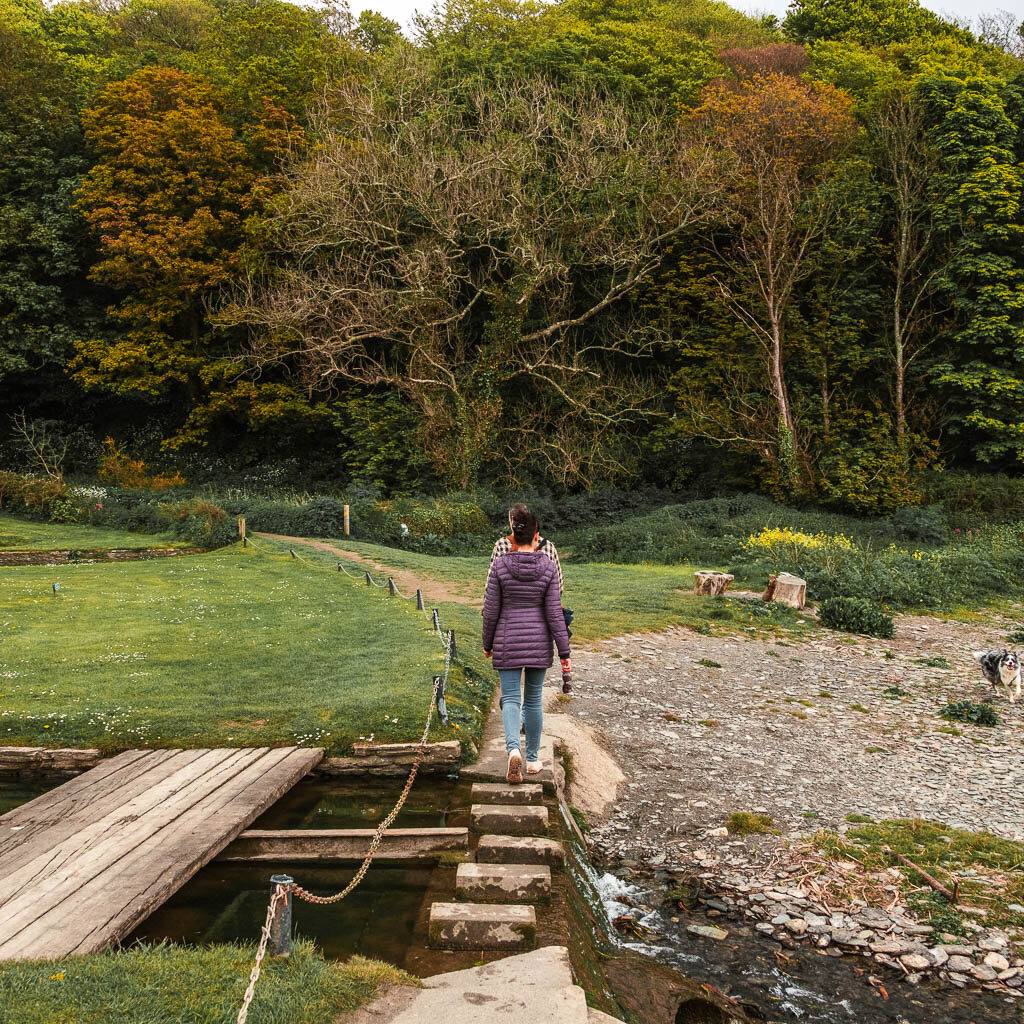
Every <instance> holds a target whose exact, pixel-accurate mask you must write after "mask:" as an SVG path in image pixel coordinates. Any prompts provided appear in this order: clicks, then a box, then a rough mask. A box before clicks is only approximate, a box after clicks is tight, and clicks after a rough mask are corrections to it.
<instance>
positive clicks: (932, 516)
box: [889, 505, 949, 544]
mask: <svg viewBox="0 0 1024 1024" xmlns="http://www.w3.org/2000/svg"><path fill="white" fill-rule="evenodd" d="M889 525H890V526H891V527H892V532H893V533H894V534H895V535H896V536H897V537H898V538H899V539H901V540H912V541H919V542H920V543H922V544H945V543H946V541H948V540H949V517H948V515H947V513H946V510H945V508H943V507H942V506H941V505H926V506H924V507H923V508H914V507H908V508H901V509H899V510H898V511H896V512H894V513H893V514H892V515H891V516H890V517H889Z"/></svg>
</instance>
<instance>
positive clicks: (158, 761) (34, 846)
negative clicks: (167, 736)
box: [0, 750, 201, 873]
mask: <svg viewBox="0 0 1024 1024" xmlns="http://www.w3.org/2000/svg"><path fill="white" fill-rule="evenodd" d="M139 753H142V752H141V751H140V752H139ZM149 753H150V754H151V755H152V756H147V757H142V758H137V759H135V760H133V761H130V762H126V763H124V764H123V765H122V766H121V768H120V770H119V771H115V772H112V773H108V774H106V775H105V776H104V777H102V778H98V779H96V780H94V781H95V784H93V785H90V786H88V787H82V788H81V790H80V792H79V793H75V792H72V793H70V794H66V795H65V796H63V797H56V796H55V795H54V794H56V793H57V792H58V791H57V790H52V791H51V792H50V793H46V794H44V795H43V796H41V797H38V798H37V800H32V801H30V802H29V803H27V804H22V805H21V807H16V808H14V810H13V811H11V812H10V814H9V815H4V817H3V818H0V863H2V865H3V867H4V869H5V873H10V872H12V871H14V870H16V869H17V868H19V867H21V866H22V865H23V864H25V863H27V862H28V861H29V860H31V859H32V858H34V857H36V856H38V855H39V854H41V853H43V852H45V851H46V850H50V849H53V847H55V846H57V845H59V844H60V843H62V842H63V841H64V840H65V839H68V838H70V837H72V836H74V835H76V834H77V833H78V832H79V831H80V830H81V829H83V828H85V827H86V826H88V825H89V824H90V823H91V822H93V821H96V820H97V819H99V818H102V817H104V816H105V815H107V814H108V813H110V812H111V811H113V810H115V809H116V808H118V807H122V806H124V804H125V803H127V802H128V801H129V800H131V799H133V798H134V797H136V796H139V795H140V794H142V793H145V792H146V790H147V789H148V788H150V787H151V786H153V785H154V784H155V783H157V782H159V781H160V779H161V778H162V777H164V776H166V775H167V773H168V772H169V771H170V770H171V765H172V763H173V764H174V765H182V764H188V763H190V762H191V761H194V760H196V759H197V758H198V757H199V755H200V754H201V751H198V750H196V751H186V750H179V751H175V750H154V751H151V752H149ZM95 770H96V771H99V770H100V768H97V769H95ZM80 778H84V776H81V777H80ZM72 781H73V782H77V781H78V780H77V779H76V780H72ZM69 785H70V784H69ZM59 788H60V789H64V787H63V786H61V787H59ZM48 798H49V799H48ZM37 802H38V806H37V808H36V809H34V810H33V809H32V805H33V804H37Z"/></svg>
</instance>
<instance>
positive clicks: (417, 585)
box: [253, 533, 483, 607]
mask: <svg viewBox="0 0 1024 1024" xmlns="http://www.w3.org/2000/svg"><path fill="white" fill-rule="evenodd" d="M253 536H255V537H266V538H267V540H279V541H283V542H284V543H286V544H303V545H305V546H306V547H309V548H315V549H316V550H317V551H328V552H330V553H331V554H332V555H337V556H338V557H339V558H345V559H348V560H349V561H352V562H357V563H358V564H359V565H365V566H366V568H367V569H372V570H373V571H374V572H375V573H382V574H384V575H385V576H390V577H392V579H394V581H395V586H396V587H398V589H399V590H401V591H403V592H404V593H406V594H413V593H415V592H416V591H417V590H422V591H423V599H424V600H425V601H427V602H430V603H440V602H442V601H450V602H452V603H453V604H468V605H473V606H476V607H480V606H481V605H482V604H483V599H482V598H480V597H478V596H474V595H472V594H467V593H466V592H465V591H466V587H465V586H464V585H463V586H460V587H458V589H456V586H457V585H456V584H451V583H444V582H441V581H439V580H428V579H421V578H420V577H419V576H417V575H416V574H415V573H413V572H411V571H409V570H408V569H394V568H392V567H391V566H388V565H385V564H384V563H383V562H378V561H375V560H374V559H372V558H367V557H366V556H365V555H360V554H359V553H358V552H356V551H348V550H346V549H345V548H339V547H338V546H337V545H335V544H329V543H328V542H327V541H325V540H310V539H309V538H307V537H289V536H287V535H286V534H283V533H254V534H253Z"/></svg>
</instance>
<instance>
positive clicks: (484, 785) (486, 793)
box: [473, 782, 544, 804]
mask: <svg viewBox="0 0 1024 1024" xmlns="http://www.w3.org/2000/svg"><path fill="white" fill-rule="evenodd" d="M543 799H544V787H543V786H541V785H538V784H536V783H529V782H524V783H523V784H522V785H519V786H510V785H508V783H505V782H474V783H473V801H474V802H475V803H478V804H539V803H541V801H543Z"/></svg>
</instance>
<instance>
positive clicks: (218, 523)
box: [160, 498, 238, 548]
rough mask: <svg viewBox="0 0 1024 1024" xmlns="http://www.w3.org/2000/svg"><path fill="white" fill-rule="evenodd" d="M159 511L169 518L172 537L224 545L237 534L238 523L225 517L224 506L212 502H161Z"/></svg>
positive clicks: (199, 544)
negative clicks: (162, 503)
mask: <svg viewBox="0 0 1024 1024" xmlns="http://www.w3.org/2000/svg"><path fill="white" fill-rule="evenodd" d="M160 511H161V513H162V514H163V516H164V517H165V518H166V519H167V520H169V521H170V523H171V532H172V533H173V534H174V536H175V537H177V538H178V540H183V541H187V542H188V543H189V544H194V545H195V546H196V547H201V548H216V547H223V546H224V545H225V544H230V543H232V542H233V541H234V540H235V539H236V537H237V533H238V527H237V525H236V524H235V523H234V522H233V521H232V520H230V519H228V516H227V513H226V512H225V511H224V509H222V508H221V507H220V506H218V505H214V504H213V503H212V502H209V501H203V500H202V499H200V498H193V499H190V500H188V501H180V502H177V503H176V504H165V505H161V506H160Z"/></svg>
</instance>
